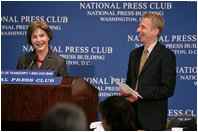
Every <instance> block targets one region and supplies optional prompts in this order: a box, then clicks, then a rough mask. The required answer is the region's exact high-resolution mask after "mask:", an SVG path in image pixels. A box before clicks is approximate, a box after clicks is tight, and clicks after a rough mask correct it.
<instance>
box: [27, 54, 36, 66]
mask: <svg viewBox="0 0 198 132" xmlns="http://www.w3.org/2000/svg"><path fill="white" fill-rule="evenodd" d="M37 58H38V56H37V55H34V56H33V58H32V61H31V63H30V66H29V68H28V70H30V69H31V68H32V66H33V64H34V62H35V61H36V60H37Z"/></svg>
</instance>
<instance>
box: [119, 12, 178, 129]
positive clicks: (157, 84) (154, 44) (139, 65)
mask: <svg viewBox="0 0 198 132" xmlns="http://www.w3.org/2000/svg"><path fill="white" fill-rule="evenodd" d="M163 27H164V19H163V18H162V17H161V16H160V15H158V14H153V13H145V14H144V15H143V18H142V20H141V22H140V24H139V27H138V29H137V32H138V33H139V35H140V42H142V43H144V46H142V47H139V48H137V49H135V50H133V51H132V52H131V53H130V58H129V64H128V73H127V81H126V83H127V84H128V85H129V86H130V87H131V88H132V89H134V90H135V91H137V92H138V93H139V94H140V95H141V96H142V97H143V99H140V98H138V96H137V95H135V94H128V93H125V92H124V91H123V90H122V88H121V90H120V93H121V95H123V96H126V98H127V99H128V100H129V101H131V102H133V103H134V106H135V111H136V116H137V122H136V123H137V127H138V129H139V130H140V129H141V130H165V128H166V122H167V111H168V97H171V96H172V95H173V93H174V90H175V82H176V57H175V55H174V53H173V52H172V51H171V50H169V49H167V48H166V47H164V46H163V45H162V44H161V43H160V42H159V41H158V37H159V36H160V34H161V32H162V30H163ZM143 61H145V63H144V62H143Z"/></svg>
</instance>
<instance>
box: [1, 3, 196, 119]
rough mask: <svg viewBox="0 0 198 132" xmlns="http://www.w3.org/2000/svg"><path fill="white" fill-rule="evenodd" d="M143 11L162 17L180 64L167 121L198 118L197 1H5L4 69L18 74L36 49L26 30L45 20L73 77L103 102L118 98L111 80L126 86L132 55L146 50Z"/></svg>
mask: <svg viewBox="0 0 198 132" xmlns="http://www.w3.org/2000/svg"><path fill="white" fill-rule="evenodd" d="M145 12H155V13H159V14H160V15H162V16H163V17H164V19H165V28H164V31H163V34H162V36H161V37H160V38H159V39H160V42H161V43H162V44H164V45H165V46H166V47H167V48H169V49H171V50H172V51H173V52H174V53H175V55H176V59H177V82H176V90H175V93H174V95H173V97H171V98H169V111H168V117H169V119H170V118H171V117H173V116H176V115H178V114H190V115H193V116H197V2H192V1H188V2H187V1H179V2H174V1H173V2H171V1H158V2H157V1H123V2H121V1H111V2H108V1H102V2H100V1H95V2H93V1H85V2H84V1H82V2H80V1H75V2H74V1H73V2H72V1H70V2H66V1H65V2H64V1H61V2H60V1H59V2H52V1H51V2H43V1H35V2H25V1H18V2H17V1H15V2H11V1H10V2H7V1H2V2H1V64H2V65H1V68H2V69H15V68H16V65H17V61H18V58H19V56H21V55H22V54H25V53H27V52H30V51H32V50H33V47H32V46H30V45H29V44H28V43H27V40H26V30H27V27H28V25H29V24H30V23H31V22H32V21H35V20H44V21H46V22H47V23H48V24H49V25H50V27H51V29H52V33H53V35H54V39H53V41H52V43H51V44H50V48H51V49H52V50H53V51H54V52H55V53H57V54H59V55H61V56H63V57H64V58H66V60H67V67H68V71H69V76H79V77H83V78H84V79H85V80H87V81H88V82H89V83H91V84H92V85H94V86H95V87H96V88H97V89H98V90H99V102H101V101H102V100H104V99H105V98H106V97H108V96H112V95H119V87H118V86H117V84H116V83H115V82H114V81H113V80H111V78H110V76H113V77H114V78H117V79H119V80H120V81H121V82H123V83H125V81H126V73H127V66H128V59H129V53H130V51H131V50H133V49H135V48H137V47H139V46H140V45H142V43H140V42H139V35H138V33H137V32H136V30H137V27H138V25H139V22H140V20H141V16H142V14H143V13H145ZM99 118H100V117H99ZM182 119H183V120H186V118H182ZM99 120H100V119H99Z"/></svg>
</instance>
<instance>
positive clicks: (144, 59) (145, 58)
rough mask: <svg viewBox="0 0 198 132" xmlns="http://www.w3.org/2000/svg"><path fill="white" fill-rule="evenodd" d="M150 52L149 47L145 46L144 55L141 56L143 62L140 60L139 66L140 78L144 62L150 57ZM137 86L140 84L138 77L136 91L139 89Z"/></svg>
mask: <svg viewBox="0 0 198 132" xmlns="http://www.w3.org/2000/svg"><path fill="white" fill-rule="evenodd" d="M148 53H149V51H148V49H147V48H145V49H144V51H143V54H142V57H141V62H140V67H139V72H138V78H139V75H140V73H141V71H142V68H143V66H144V63H145V62H146V60H147V58H148ZM137 86H138V79H137V82H136V87H135V91H137Z"/></svg>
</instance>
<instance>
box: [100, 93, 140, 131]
mask: <svg viewBox="0 0 198 132" xmlns="http://www.w3.org/2000/svg"><path fill="white" fill-rule="evenodd" d="M98 111H99V113H100V114H101V116H102V124H103V127H104V129H105V130H106V131H133V130H134V131H136V130H137V129H136V125H135V123H134V121H135V113H134V108H133V105H132V103H131V102H130V101H128V100H126V99H125V97H123V96H111V97H108V98H106V99H105V100H104V101H103V102H101V103H100V104H99V107H98Z"/></svg>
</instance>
